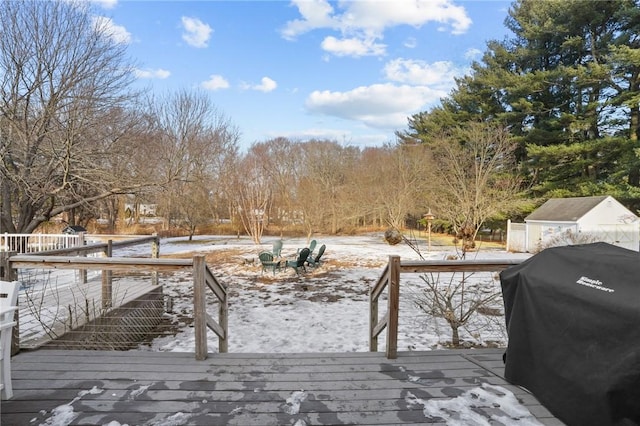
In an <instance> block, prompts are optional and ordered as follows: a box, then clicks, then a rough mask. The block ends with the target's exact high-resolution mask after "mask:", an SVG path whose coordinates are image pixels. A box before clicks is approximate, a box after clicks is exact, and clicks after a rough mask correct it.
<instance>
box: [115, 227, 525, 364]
mask: <svg viewBox="0 0 640 426" xmlns="http://www.w3.org/2000/svg"><path fill="white" fill-rule="evenodd" d="M276 239H278V238H277V237H265V238H264V239H263V244H261V245H260V246H256V245H255V244H253V243H252V242H251V241H250V240H249V239H246V238H240V239H237V238H235V237H223V236H199V237H194V241H188V240H187V239H186V238H174V239H166V240H163V241H162V242H161V255H163V256H191V255H193V254H204V255H206V258H207V263H208V265H209V267H210V268H211V270H212V271H213V273H214V274H215V275H216V276H217V278H218V279H219V280H220V281H222V282H224V283H225V284H226V285H228V287H229V295H230V296H229V352H348V351H367V350H368V349H369V342H368V330H369V295H368V292H369V287H370V286H371V285H373V284H375V282H376V281H377V280H378V278H379V277H380V275H381V273H382V270H383V268H384V266H385V265H386V263H387V262H388V258H389V256H390V255H398V256H400V257H401V259H404V260H419V256H418V254H417V253H416V252H415V251H414V250H413V249H412V248H411V247H409V246H408V245H407V244H399V245H395V246H391V245H389V244H387V243H386V242H385V241H384V238H383V236H382V234H381V233H376V234H367V235H361V236H346V237H345V236H340V237H335V236H331V237H326V236H317V237H315V239H316V240H317V242H318V247H319V246H320V245H321V244H326V246H327V249H326V252H325V255H324V257H323V260H324V262H323V263H322V265H321V266H319V267H317V268H308V273H306V274H303V275H301V276H297V275H296V273H295V272H294V270H293V269H292V268H288V269H287V270H285V271H280V272H277V273H275V274H273V273H272V272H264V273H263V272H262V270H261V267H260V263H259V261H258V259H257V257H258V254H259V253H260V252H261V251H263V250H270V249H271V245H272V243H273V241H275V240H276ZM283 240H284V248H283V252H282V253H283V256H284V257H287V258H295V255H296V252H297V250H298V249H299V248H301V247H304V246H306V245H307V241H306V239H304V238H284V239H283ZM418 248H419V250H420V252H421V253H422V255H423V257H424V258H425V259H445V258H447V257H450V256H452V255H455V254H456V252H455V248H454V247H437V246H433V247H432V249H431V251H428V249H427V244H426V242H425V241H424V240H420V241H418ZM116 254H117V255H120V256H125V255H126V256H130V255H135V251H132V250H129V251H127V252H124V251H123V252H121V253H116ZM526 257H528V255H523V254H512V253H507V252H505V251H504V250H499V249H483V248H482V247H480V249H479V250H478V251H477V252H474V253H471V254H468V258H474V259H502V258H509V259H513V258H519V259H524V258H526ZM441 278H444V277H441ZM471 281H472V282H476V283H478V284H477V285H479V286H484V287H483V289H484V290H485V291H496V292H498V293H499V292H500V282H499V280H498V279H497V276H496V275H495V274H490V273H477V274H475V275H474V276H473V277H472V280H471ZM162 283H163V285H164V291H165V294H168V295H170V296H171V297H172V299H173V314H172V315H173V318H172V321H173V322H174V323H175V324H176V325H177V327H178V328H179V329H180V330H179V332H178V333H177V335H175V336H165V337H160V338H157V339H155V340H154V341H153V342H152V344H151V345H150V346H149V347H148V348H149V350H161V351H194V347H195V345H194V337H193V329H192V328H191V327H189V325H190V321H189V319H188V318H189V314H190V313H191V312H192V310H193V302H192V300H193V299H192V291H191V286H190V280H189V278H188V277H186V276H180V274H175V275H173V276H171V277H166V278H163V280H162ZM424 288H425V284H424V281H423V280H422V279H421V278H420V276H419V275H418V274H402V276H401V300H400V326H399V336H398V339H399V341H398V349H399V350H401V351H402V350H429V349H434V348H440V347H442V346H443V345H445V344H446V343H447V342H449V341H450V340H451V330H450V328H449V326H448V325H447V323H446V322H445V321H444V320H443V319H442V318H434V317H431V316H428V315H427V314H425V313H424V312H423V311H422V310H420V309H419V308H418V307H417V306H416V303H415V302H416V298H419V297H420V293H421V292H422V291H424ZM496 303H497V305H496V306H494V308H495V310H497V311H499V312H500V311H501V303H502V302H501V299H498V301H497V302H496ZM381 309H382V308H381ZM185 319H186V321H185ZM383 334H384V333H383ZM461 338H462V339H463V340H465V341H467V342H472V343H473V344H475V345H483V344H490V345H502V346H504V345H506V333H505V330H504V319H503V317H502V316H496V315H487V316H485V315H478V316H476V318H474V320H473V321H470V324H469V327H466V328H464V329H462V330H461ZM217 347H218V344H217V338H216V336H215V335H214V334H213V333H210V342H209V350H210V351H212V352H215V351H217ZM383 347H384V337H382V339H381V342H380V348H383ZM381 350H382V349H381Z"/></svg>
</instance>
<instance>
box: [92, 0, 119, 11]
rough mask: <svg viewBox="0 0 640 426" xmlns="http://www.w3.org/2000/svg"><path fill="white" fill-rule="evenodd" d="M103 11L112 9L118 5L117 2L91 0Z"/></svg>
mask: <svg viewBox="0 0 640 426" xmlns="http://www.w3.org/2000/svg"><path fill="white" fill-rule="evenodd" d="M92 1H93V2H94V3H95V4H97V5H98V6H100V7H101V8H103V9H113V8H114V7H116V5H117V4H118V0H92Z"/></svg>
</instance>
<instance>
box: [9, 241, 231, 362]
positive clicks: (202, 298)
mask: <svg viewBox="0 0 640 426" xmlns="http://www.w3.org/2000/svg"><path fill="white" fill-rule="evenodd" d="M114 245H115V244H114ZM7 262H8V265H9V268H10V269H11V270H15V269H19V268H23V269H28V268H37V269H52V268H55V269H99V270H102V271H103V273H104V271H138V272H139V271H140V270H146V271H151V272H157V271H179V270H185V269H186V270H189V269H191V270H193V290H194V314H193V316H194V330H195V333H196V341H195V344H196V348H195V352H196V359H198V360H203V359H206V358H207V352H208V350H207V328H209V329H211V330H212V331H213V332H214V333H216V335H217V336H218V338H219V351H220V352H221V353H224V352H227V350H228V300H227V288H226V286H224V285H223V284H221V283H220V282H219V281H218V279H217V278H216V277H215V276H214V275H213V273H212V272H211V270H210V269H209V267H208V266H207V265H206V263H205V261H204V256H195V257H194V258H193V259H168V258H163V259H156V258H132V257H118V258H114V257H105V258H93V257H89V258H88V257H65V256H42V255H13V256H10V257H9V258H8V260H7ZM207 287H208V288H209V289H210V290H211V291H212V292H213V294H214V295H215V296H216V298H217V299H218V300H219V302H220V303H219V309H218V321H217V322H216V321H215V320H214V319H213V318H212V317H211V316H210V315H209V314H208V313H207V310H206V293H205V291H206V288H207ZM103 297H104V295H103ZM106 297H110V296H109V295H107V296H106Z"/></svg>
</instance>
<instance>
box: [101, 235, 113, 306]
mask: <svg viewBox="0 0 640 426" xmlns="http://www.w3.org/2000/svg"><path fill="white" fill-rule="evenodd" d="M104 254H105V255H106V256H107V257H112V255H113V240H109V241H107V247H106V248H105V251H104ZM112 277H113V273H112V272H111V270H103V271H102V308H103V309H107V308H110V307H111V306H112V302H113V288H112V284H113V283H112Z"/></svg>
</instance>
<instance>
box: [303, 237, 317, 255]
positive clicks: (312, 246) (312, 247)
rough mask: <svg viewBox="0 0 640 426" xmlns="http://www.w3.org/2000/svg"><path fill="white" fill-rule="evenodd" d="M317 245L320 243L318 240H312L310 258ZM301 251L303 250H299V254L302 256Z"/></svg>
mask: <svg viewBox="0 0 640 426" xmlns="http://www.w3.org/2000/svg"><path fill="white" fill-rule="evenodd" d="M317 245H318V242H317V241H316V240H311V242H310V243H309V256H311V255H313V251H314V250H315V249H316V246H317ZM300 251H302V249H298V254H300Z"/></svg>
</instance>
